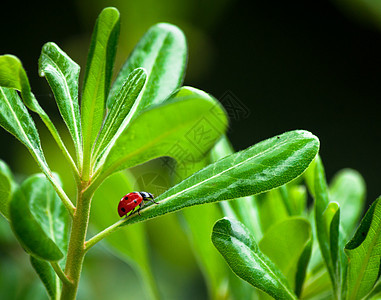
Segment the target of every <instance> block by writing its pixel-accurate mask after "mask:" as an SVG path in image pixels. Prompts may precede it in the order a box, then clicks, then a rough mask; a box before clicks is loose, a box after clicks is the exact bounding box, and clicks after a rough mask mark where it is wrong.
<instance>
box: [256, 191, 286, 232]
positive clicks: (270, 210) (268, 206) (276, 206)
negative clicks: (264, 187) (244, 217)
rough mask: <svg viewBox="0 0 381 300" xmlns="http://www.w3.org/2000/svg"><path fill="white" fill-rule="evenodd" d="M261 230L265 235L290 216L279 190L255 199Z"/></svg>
mask: <svg viewBox="0 0 381 300" xmlns="http://www.w3.org/2000/svg"><path fill="white" fill-rule="evenodd" d="M255 204H256V206H257V207H258V217H259V222H260V226H261V230H262V232H263V233H265V232H266V231H267V230H268V229H269V228H270V227H271V226H273V225H275V224H277V223H278V222H282V221H284V220H286V219H287V218H288V217H290V215H289V214H288V211H287V207H286V206H285V203H284V201H283V198H282V194H281V193H280V190H279V189H274V190H271V191H269V192H267V193H263V194H260V195H258V196H256V197H255Z"/></svg>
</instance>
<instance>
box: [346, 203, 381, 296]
mask: <svg viewBox="0 0 381 300" xmlns="http://www.w3.org/2000/svg"><path fill="white" fill-rule="evenodd" d="M380 209H381V207H380V198H378V199H377V200H376V201H375V202H374V203H373V204H372V206H371V207H370V208H369V209H368V211H367V213H366V215H365V216H364V218H363V220H362V221H361V224H360V226H359V228H358V229H357V231H356V233H355V235H354V237H353V238H352V239H351V240H350V241H349V242H348V244H347V245H346V246H345V254H346V255H347V256H348V260H349V263H348V277H347V284H348V290H347V299H361V298H362V297H364V296H366V295H367V294H368V293H369V292H370V291H371V290H372V288H373V286H374V285H375V283H376V281H377V279H378V276H379V269H380V259H381V251H380V245H381V235H380V232H381V222H380V220H381V210H380Z"/></svg>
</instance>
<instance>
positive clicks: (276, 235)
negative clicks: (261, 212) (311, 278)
mask: <svg viewBox="0 0 381 300" xmlns="http://www.w3.org/2000/svg"><path fill="white" fill-rule="evenodd" d="M311 237H312V236H311V226H310V224H309V222H308V221H307V220H305V219H303V218H299V217H293V218H288V219H286V220H284V221H283V222H280V223H277V224H275V225H274V226H272V227H271V228H270V229H269V230H268V231H267V232H266V233H265V235H264V236H263V238H262V239H261V241H260V242H259V244H258V245H259V249H260V250H261V252H262V253H263V254H265V255H266V256H267V257H268V258H269V259H271V261H272V262H273V263H275V265H276V266H277V267H278V268H279V270H280V271H281V272H282V273H283V274H284V276H285V277H286V278H287V280H288V282H289V284H290V287H291V288H292V289H295V286H296V284H295V279H296V274H297V271H298V270H297V266H298V262H299V259H300V257H301V255H302V254H303V251H304V249H305V247H306V245H307V244H308V243H309V241H310V240H311Z"/></svg>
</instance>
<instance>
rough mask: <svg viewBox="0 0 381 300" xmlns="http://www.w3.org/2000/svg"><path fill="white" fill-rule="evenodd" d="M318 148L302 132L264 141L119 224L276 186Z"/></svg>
mask: <svg viewBox="0 0 381 300" xmlns="http://www.w3.org/2000/svg"><path fill="white" fill-rule="evenodd" d="M318 149H319V140H318V139H317V138H316V137H315V136H314V135H312V134H311V133H309V132H307V131H302V130H296V131H290V132H286V133H284V134H282V135H279V136H276V137H273V138H270V139H267V140H265V141H262V142H260V143H258V144H256V145H254V146H252V147H250V148H248V149H246V150H244V151H241V152H238V153H234V154H232V155H229V156H226V157H225V158H223V159H221V160H219V161H217V162H215V163H214V164H210V165H209V166H207V167H205V168H204V169H202V170H200V171H199V172H197V173H195V174H193V175H192V176H190V177H188V178H187V179H185V180H184V181H182V182H180V183H179V184H177V185H176V186H174V187H172V188H171V189H169V190H167V191H166V192H165V193H163V194H161V195H160V196H159V197H157V200H158V201H159V202H160V205H154V206H152V205H150V206H149V207H148V208H147V209H143V210H142V212H141V216H139V215H132V216H131V217H129V218H127V219H126V221H125V222H124V223H122V224H121V225H126V224H130V223H135V222H140V221H143V220H146V219H150V218H153V217H157V216H160V215H163V214H166V213H169V212H173V211H176V210H180V209H183V208H185V207H187V206H192V205H199V204H204V203H211V202H216V201H223V200H230V199H235V198H237V197H238V198H239V197H245V196H249V195H255V194H258V193H262V192H265V191H268V190H270V189H273V188H276V187H279V186H281V185H283V184H285V183H287V182H289V181H291V180H293V179H295V178H296V177H298V176H299V175H300V174H302V173H303V171H304V170H305V169H306V168H307V167H308V165H309V164H310V163H311V161H312V160H313V159H314V157H315V156H316V154H317V152H318Z"/></svg>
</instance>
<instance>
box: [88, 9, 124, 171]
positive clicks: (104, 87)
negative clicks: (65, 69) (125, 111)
mask: <svg viewBox="0 0 381 300" xmlns="http://www.w3.org/2000/svg"><path fill="white" fill-rule="evenodd" d="M119 26H120V25H119V12H118V10H117V9H115V8H112V7H108V8H105V9H104V10H103V11H102V12H101V13H100V15H99V17H98V19H97V22H96V24H95V28H94V31H93V36H92V39H91V45H90V50H89V55H88V58H87V65H86V71H85V79H84V84H83V93H82V102H81V118H82V119H81V120H82V130H83V131H82V134H83V145H84V146H83V147H84V154H83V155H84V158H85V159H89V158H90V151H91V149H92V147H93V143H94V141H95V139H96V137H97V136H98V133H99V130H100V128H101V125H102V122H103V117H104V112H105V101H106V99H107V96H108V93H109V88H110V83H111V76H112V71H113V67H114V59H115V53H116V47H117V42H118V36H119ZM87 168H88V166H85V169H86V170H87Z"/></svg>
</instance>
